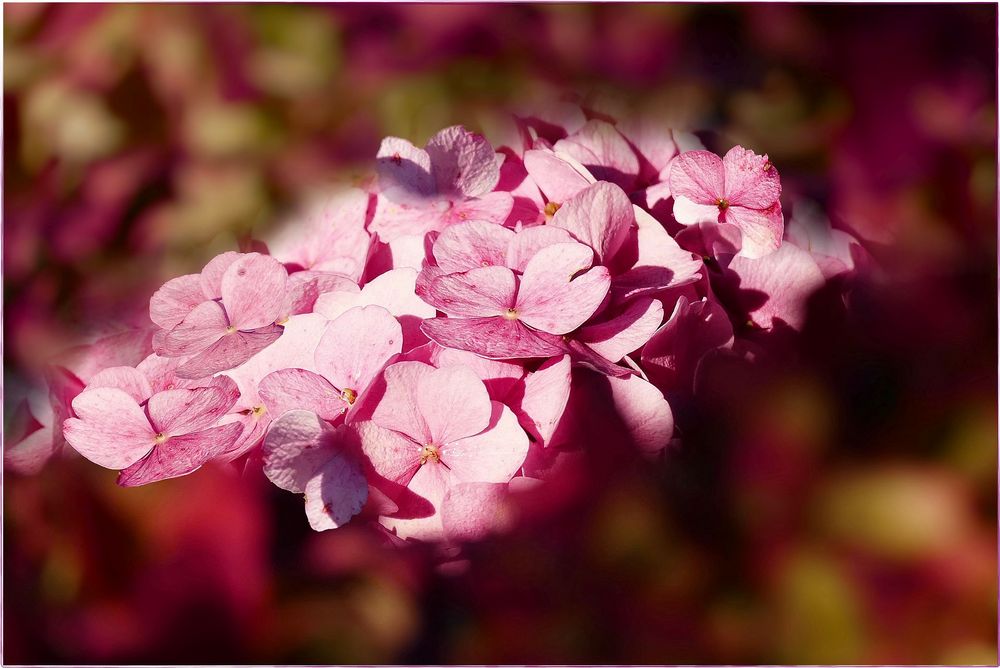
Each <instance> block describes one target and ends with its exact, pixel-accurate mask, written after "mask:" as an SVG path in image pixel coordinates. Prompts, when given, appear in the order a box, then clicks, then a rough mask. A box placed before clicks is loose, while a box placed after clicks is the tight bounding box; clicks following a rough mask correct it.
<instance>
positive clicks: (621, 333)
mask: <svg viewBox="0 0 1000 668" xmlns="http://www.w3.org/2000/svg"><path fill="white" fill-rule="evenodd" d="M661 322H663V304H661V303H660V302H659V301H657V300H655V299H648V298H639V299H636V300H634V301H632V302H630V303H629V304H628V305H627V306H626V307H625V309H624V310H623V311H622V312H621V313H619V314H617V315H615V316H614V317H611V318H607V319H603V320H602V321H601V322H596V323H592V324H589V325H587V326H586V327H583V328H581V329H580V333H579V336H578V338H579V339H580V341H582V342H584V343H586V344H587V345H588V346H590V348H591V350H593V351H594V352H596V353H598V354H600V355H602V356H604V357H606V358H607V359H608V361H610V362H620V361H621V359H622V358H623V357H625V356H626V355H628V354H629V353H631V352H632V351H634V350H638V349H639V348H641V347H642V346H643V345H644V344H645V343H646V342H647V341H649V338H650V337H651V336H653V333H654V332H655V331H656V329H657V328H658V327H659V326H660V323H661Z"/></svg>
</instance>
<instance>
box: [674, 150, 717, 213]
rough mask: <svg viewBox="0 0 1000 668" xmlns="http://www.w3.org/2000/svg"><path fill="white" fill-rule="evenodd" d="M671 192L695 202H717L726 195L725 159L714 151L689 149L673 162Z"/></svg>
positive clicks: (711, 203) (675, 195)
mask: <svg viewBox="0 0 1000 668" xmlns="http://www.w3.org/2000/svg"><path fill="white" fill-rule="evenodd" d="M668 181H669V182H670V192H671V193H673V196H674V197H675V198H676V197H687V198H688V199H689V200H691V201H692V202H694V203H695V204H709V205H715V204H717V203H718V201H719V200H720V199H724V198H725V196H726V183H725V174H724V168H723V165H722V159H721V158H720V157H719V156H717V155H715V154H714V153H712V152H710V151H687V152H685V153H681V154H680V155H679V156H677V157H676V158H674V160H673V162H671V163H670V177H669V179H668Z"/></svg>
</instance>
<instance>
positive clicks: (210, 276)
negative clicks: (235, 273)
mask: <svg viewBox="0 0 1000 668" xmlns="http://www.w3.org/2000/svg"><path fill="white" fill-rule="evenodd" d="M241 257H243V254H242V253H237V252H236V251H227V252H225V253H222V254H221V255H216V256H215V257H213V258H212V259H211V260H209V262H208V264H206V265H205V268H204V269H202V270H201V274H200V279H201V291H202V294H203V295H204V297H203V299H221V298H222V277H223V276H224V275H225V273H226V270H227V269H229V265H231V264H232V263H233V262H236V261H237V260H239V259H240V258H241Z"/></svg>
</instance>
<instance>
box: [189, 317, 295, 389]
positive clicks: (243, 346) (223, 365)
mask: <svg viewBox="0 0 1000 668" xmlns="http://www.w3.org/2000/svg"><path fill="white" fill-rule="evenodd" d="M283 331H284V330H283V328H282V327H280V326H279V325H269V326H268V327H261V328H260V329H255V330H253V331H250V332H233V333H232V334H226V335H225V336H223V337H222V338H221V339H219V340H218V341H216V342H215V343H213V344H212V345H211V346H209V347H208V348H207V349H206V350H205V351H204V352H201V353H199V354H197V355H195V356H194V357H192V358H191V359H189V360H188V361H187V362H185V363H184V364H182V365H181V366H180V367H178V369H177V375H178V376H179V377H180V378H204V377H205V376H211V375H212V374H215V373H219V372H220V371H226V370H228V369H234V368H236V367H238V366H239V365H241V364H243V363H244V362H246V361H247V360H249V359H250V358H251V357H253V356H254V355H256V354H257V353H259V352H260V351H262V350H264V349H265V348H267V347H268V346H269V345H271V344H272V343H274V342H275V341H277V340H278V338H280V337H281V334H282V332H283Z"/></svg>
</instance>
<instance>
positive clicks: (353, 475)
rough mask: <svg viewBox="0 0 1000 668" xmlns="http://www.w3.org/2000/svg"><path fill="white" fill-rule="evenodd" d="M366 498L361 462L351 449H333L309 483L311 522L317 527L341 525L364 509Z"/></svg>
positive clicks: (323, 528)
mask: <svg viewBox="0 0 1000 668" xmlns="http://www.w3.org/2000/svg"><path fill="white" fill-rule="evenodd" d="M367 500H368V483H367V481H366V480H365V476H364V474H363V473H362V471H361V465H360V464H359V463H358V461H357V460H356V459H355V458H354V457H352V456H351V455H350V454H348V453H345V452H334V453H333V454H332V455H331V456H330V458H329V459H327V460H326V461H325V462H324V463H323V465H322V466H321V467H320V468H319V470H318V471H317V472H316V474H315V475H314V476H313V477H312V478H310V479H309V482H308V483H306V488H305V501H306V517H307V518H308V520H309V526H311V527H312V528H313V530H315V531H326V530H327V529H336V528H338V527H341V526H343V525H345V524H347V523H348V522H349V521H350V519H351V518H352V517H354V516H355V515H357V514H358V513H360V512H361V508H362V507H364V505H365V501H367Z"/></svg>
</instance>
